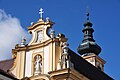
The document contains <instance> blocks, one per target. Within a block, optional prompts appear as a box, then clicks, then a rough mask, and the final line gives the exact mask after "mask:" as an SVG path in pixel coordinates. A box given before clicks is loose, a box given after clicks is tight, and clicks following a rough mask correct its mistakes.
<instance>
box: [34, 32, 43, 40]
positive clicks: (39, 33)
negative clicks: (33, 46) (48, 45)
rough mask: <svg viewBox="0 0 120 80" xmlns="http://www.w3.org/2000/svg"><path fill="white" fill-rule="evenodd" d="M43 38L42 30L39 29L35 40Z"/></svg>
mask: <svg viewBox="0 0 120 80" xmlns="http://www.w3.org/2000/svg"><path fill="white" fill-rule="evenodd" d="M42 40H43V31H42V30H40V31H38V32H37V40H36V42H41V41H42Z"/></svg>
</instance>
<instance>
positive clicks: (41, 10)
mask: <svg viewBox="0 0 120 80" xmlns="http://www.w3.org/2000/svg"><path fill="white" fill-rule="evenodd" d="M43 13H44V12H43V9H42V8H40V10H39V14H40V18H42V17H43Z"/></svg>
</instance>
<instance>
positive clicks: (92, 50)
mask: <svg viewBox="0 0 120 80" xmlns="http://www.w3.org/2000/svg"><path fill="white" fill-rule="evenodd" d="M86 16H87V21H86V22H85V23H84V29H83V30H82V32H83V33H84V39H83V40H82V43H81V44H80V45H79V47H78V49H77V51H78V53H79V54H81V55H89V54H96V55H98V54H99V53H100V52H101V48H100V46H99V45H97V44H96V43H95V40H94V39H93V32H94V29H93V28H92V25H93V24H92V23H91V22H90V20H89V13H87V14H86Z"/></svg>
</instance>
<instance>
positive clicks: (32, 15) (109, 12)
mask: <svg viewBox="0 0 120 80" xmlns="http://www.w3.org/2000/svg"><path fill="white" fill-rule="evenodd" d="M87 6H88V7H89V9H90V21H91V22H92V23H93V28H94V30H95V32H94V39H95V40H96V43H98V44H99V45H100V46H101V48H102V52H101V54H100V56H101V57H102V58H103V59H104V60H105V61H106V64H105V73H107V74H108V75H110V76H111V77H113V78H114V79H115V80H120V69H119V68H120V62H119V61H120V51H119V50H120V0H0V10H1V12H4V15H6V16H7V18H5V19H8V20H10V22H11V20H12V21H13V22H14V21H15V23H17V24H15V25H16V26H19V28H20V29H17V28H16V27H12V26H14V25H12V26H10V25H9V24H8V25H5V26H9V27H7V28H6V29H8V28H10V27H11V28H12V30H13V29H15V30H14V31H12V32H13V33H14V32H15V31H16V30H20V31H18V32H19V33H15V34H19V35H20V36H19V37H17V40H18V42H19V43H20V38H21V36H23V35H28V34H27V33H26V32H27V27H28V26H30V23H31V22H36V21H37V20H38V19H39V17H40V16H39V14H38V13H39V9H40V8H41V7H42V8H43V9H44V14H43V17H44V19H45V18H46V17H49V18H50V19H51V21H53V22H55V23H56V24H55V25H54V26H53V28H54V30H55V31H56V34H57V33H59V32H60V33H63V34H65V35H66V37H67V38H68V39H69V40H68V42H69V45H70V48H71V49H72V50H73V51H75V52H76V53H77V50H76V49H77V47H78V45H79V44H80V43H81V41H82V39H83V33H82V29H83V24H84V22H85V21H86V16H85V13H86V7H87ZM2 20H3V19H0V21H1V22H4V21H5V20H3V21H2ZM0 27H1V28H2V27H3V26H1V24H0ZM2 32H3V33H2ZM5 32H6V33H7V35H8V36H10V37H9V39H10V38H12V39H11V42H12V41H13V40H15V39H16V37H15V36H18V35H15V36H13V37H12V36H11V35H12V34H10V33H8V32H9V31H6V30H3V29H0V34H1V35H4V34H5ZM21 34H22V35H21ZM5 35H6V34H5ZM4 37H5V38H4V39H5V41H6V42H7V40H8V37H6V36H4ZM13 38H14V39H13ZM28 41H29V38H28ZM1 43H2V42H1ZM12 43H15V42H12ZM8 44H10V42H9V41H8ZM2 45H4V46H5V45H7V44H2ZM11 45H12V44H11ZM12 46H13V45H12ZM9 47H10V46H9ZM5 48H6V47H5ZM7 48H8V47H7ZM2 49H3V47H2V46H0V50H2ZM3 50H7V49H3ZM8 51H9V52H8V53H9V54H10V53H11V52H10V50H8ZM3 52H4V51H3ZM9 54H8V55H9ZM3 56H5V55H3ZM0 58H1V57H0ZM9 58H10V57H9Z"/></svg>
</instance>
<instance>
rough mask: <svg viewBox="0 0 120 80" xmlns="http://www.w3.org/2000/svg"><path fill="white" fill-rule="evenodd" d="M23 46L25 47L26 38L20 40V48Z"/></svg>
mask: <svg viewBox="0 0 120 80" xmlns="http://www.w3.org/2000/svg"><path fill="white" fill-rule="evenodd" d="M25 45H26V38H25V37H23V38H22V41H21V46H25Z"/></svg>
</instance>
